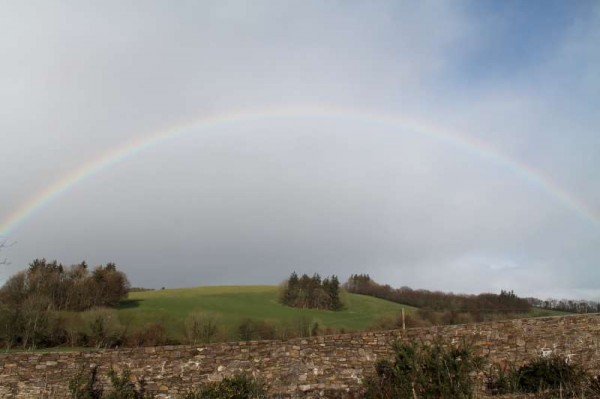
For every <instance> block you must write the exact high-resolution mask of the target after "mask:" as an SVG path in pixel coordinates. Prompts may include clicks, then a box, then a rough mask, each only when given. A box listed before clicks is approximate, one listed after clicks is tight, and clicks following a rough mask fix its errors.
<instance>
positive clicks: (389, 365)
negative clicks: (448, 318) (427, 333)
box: [365, 342, 483, 399]
mask: <svg viewBox="0 0 600 399" xmlns="http://www.w3.org/2000/svg"><path fill="white" fill-rule="evenodd" d="M393 350H394V355H395V357H394V360H393V361H389V360H382V361H380V362H378V363H377V364H376V365H375V371H376V375H375V377H372V378H368V379H367V380H366V381H365V388H366V393H365V397H366V398H367V399H375V398H377V399H392V398H394V399H403V398H409V399H413V398H471V397H472V395H473V381H472V378H471V374H472V373H473V372H475V371H478V370H480V369H481V366H482V365H483V358H482V357H478V356H474V355H473V354H472V352H471V350H470V348H469V347H468V346H467V345H465V344H462V345H460V346H457V347H446V346H444V345H442V344H441V343H439V342H436V343H434V344H432V345H425V344H405V343H398V342H396V343H394V344H393Z"/></svg>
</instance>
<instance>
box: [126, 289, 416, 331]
mask: <svg viewBox="0 0 600 399" xmlns="http://www.w3.org/2000/svg"><path fill="white" fill-rule="evenodd" d="M278 294H279V288H278V287H277V286H214V287H196V288H180V289H168V290H160V291H142V292H132V293H130V294H129V299H128V300H127V301H124V302H123V303H122V304H121V305H120V306H119V308H118V314H119V319H121V320H122V321H123V322H125V323H128V324H130V326H132V327H133V328H135V327H136V326H142V325H144V324H146V323H150V322H154V321H159V322H161V323H163V325H164V326H166V328H167V332H168V334H169V336H171V337H174V338H183V334H184V332H183V331H184V320H185V318H186V317H187V316H188V315H189V314H190V313H192V312H208V313H211V314H213V315H215V316H216V317H217V318H218V321H219V326H220V327H222V328H223V329H224V330H227V331H229V333H230V335H231V334H235V331H236V328H237V326H238V325H239V323H240V322H241V321H243V320H244V319H247V318H251V319H255V320H266V321H269V322H271V323H273V324H274V325H281V324H286V323H287V324H289V325H293V324H294V323H296V322H297V321H298V320H299V319H300V318H305V319H307V320H310V321H311V322H318V323H319V326H320V327H321V328H327V327H329V328H334V329H336V330H341V329H343V330H345V331H354V330H364V329H367V328H368V327H369V326H370V325H371V324H372V323H373V322H374V321H375V320H377V319H378V318H380V317H384V316H396V315H398V314H399V312H400V311H401V309H402V308H404V309H405V310H406V311H407V312H411V311H413V310H414V309H415V308H412V307H410V306H404V305H400V304H397V303H392V302H389V301H385V300H382V299H377V298H373V297H369V296H364V295H357V294H349V293H346V292H343V293H342V300H343V302H344V304H345V305H346V307H345V309H344V310H342V311H338V312H333V311H327V310H316V309H295V308H290V307H287V306H283V305H281V304H280V303H279V302H278ZM231 338H233V336H231Z"/></svg>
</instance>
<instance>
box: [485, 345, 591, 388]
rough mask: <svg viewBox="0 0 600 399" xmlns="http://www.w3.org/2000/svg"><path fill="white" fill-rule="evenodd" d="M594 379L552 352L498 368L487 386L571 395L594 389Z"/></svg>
mask: <svg viewBox="0 0 600 399" xmlns="http://www.w3.org/2000/svg"><path fill="white" fill-rule="evenodd" d="M594 382H595V380H594V379H590V377H589V376H588V375H587V373H586V371H585V370H584V369H583V368H582V367H581V366H580V365H578V364H575V363H572V362H570V361H569V360H568V359H567V358H564V357H561V356H557V355H554V356H548V357H539V358H537V359H534V360H531V361H529V362H527V363H525V364H524V365H522V366H521V367H511V368H510V369H509V370H508V371H506V370H498V372H497V375H496V376H494V378H491V379H490V382H489V383H488V389H490V391H492V393H495V394H504V393H512V392H525V393H539V392H546V391H547V392H553V391H559V392H562V393H563V394H566V395H575V394H579V393H582V392H585V391H595V390H596V387H595V385H594ZM596 382H597V381H596Z"/></svg>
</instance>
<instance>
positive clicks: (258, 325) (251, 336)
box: [238, 319, 277, 341]
mask: <svg viewBox="0 0 600 399" xmlns="http://www.w3.org/2000/svg"><path fill="white" fill-rule="evenodd" d="M276 336H277V329H276V328H275V326H274V325H273V324H271V323H269V322H267V321H264V320H253V319H245V320H243V321H242V322H241V323H240V324H239V326H238V338H239V339H240V340H242V341H253V340H259V339H275V338H276Z"/></svg>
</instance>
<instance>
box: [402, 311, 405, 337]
mask: <svg viewBox="0 0 600 399" xmlns="http://www.w3.org/2000/svg"><path fill="white" fill-rule="evenodd" d="M404 330H406V323H405V321H404V308H402V331H404Z"/></svg>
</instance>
